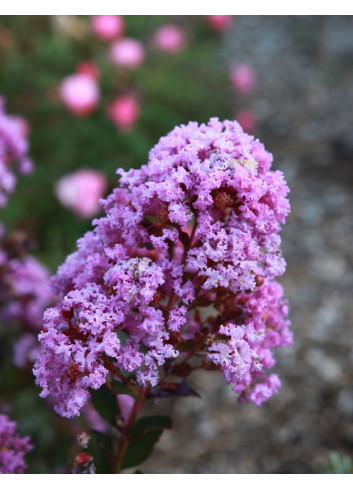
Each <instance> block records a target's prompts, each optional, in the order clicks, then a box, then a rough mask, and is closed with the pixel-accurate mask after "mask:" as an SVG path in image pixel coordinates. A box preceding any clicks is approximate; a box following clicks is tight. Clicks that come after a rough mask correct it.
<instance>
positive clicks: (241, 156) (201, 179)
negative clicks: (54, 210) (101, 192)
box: [34, 118, 292, 417]
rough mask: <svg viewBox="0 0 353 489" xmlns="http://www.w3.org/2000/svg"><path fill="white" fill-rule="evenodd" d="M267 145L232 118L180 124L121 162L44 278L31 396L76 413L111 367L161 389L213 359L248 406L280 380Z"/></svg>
mask: <svg viewBox="0 0 353 489" xmlns="http://www.w3.org/2000/svg"><path fill="white" fill-rule="evenodd" d="M271 163H272V155H271V154H270V153H268V152H267V151H266V150H265V149H264V146H263V145H262V144H261V143H260V142H259V141H258V140H254V138H253V137H252V136H249V135H248V134H245V133H244V132H243V130H242V129H241V127H240V125H239V124H238V123H237V122H235V121H234V122H231V121H224V122H220V121H219V120H218V119H216V118H213V119H211V120H210V121H209V123H208V124H207V125H206V124H201V125H200V126H199V125H198V124H197V123H196V122H190V123H189V124H188V125H186V126H184V125H182V126H180V127H176V128H175V129H174V130H173V131H172V132H171V133H169V134H168V135H167V136H166V137H162V138H161V139H160V141H159V142H158V144H157V145H156V146H155V147H154V148H153V149H152V150H151V151H150V154H149V161H148V164H146V165H144V166H142V167H141V168H140V169H138V170H135V169H132V170H130V171H128V172H125V171H123V170H118V174H120V187H119V188H116V189H115V190H114V191H113V193H112V194H111V195H110V196H109V197H108V198H107V199H106V200H104V201H102V205H103V208H104V210H105V216H104V217H102V218H100V219H96V220H94V221H93V225H94V226H95V227H94V230H93V231H90V232H88V233H86V234H85V235H84V237H83V238H81V239H80V240H79V241H78V250H77V251H76V252H75V253H73V254H72V255H70V256H69V257H68V258H67V260H66V262H65V263H64V264H63V265H62V266H61V267H60V268H59V270H58V272H57V275H56V276H55V277H54V278H53V279H52V285H53V288H54V291H55V293H57V294H59V295H61V300H60V302H59V304H58V306H57V307H55V308H50V309H48V310H47V311H46V312H45V315H44V327H43V329H42V332H41V334H40V335H39V340H40V343H41V345H42V353H41V354H40V356H39V358H38V359H37V361H36V364H35V366H34V374H35V376H36V382H37V384H38V385H39V386H41V387H42V393H41V396H43V397H46V396H48V395H52V396H54V398H55V402H56V404H55V409H56V411H57V412H58V413H59V414H61V415H62V416H66V417H72V416H77V415H78V414H79V412H80V408H81V407H82V406H83V405H84V404H85V403H86V402H87V401H88V399H89V397H90V393H89V388H92V389H99V388H100V387H101V386H102V385H103V384H104V383H105V382H106V380H107V379H109V378H111V376H116V377H119V375H120V374H121V372H123V373H124V374H126V375H127V374H130V375H134V381H136V382H137V383H138V384H139V385H143V386H145V387H146V388H149V389H150V390H151V392H153V391H156V389H157V390H158V388H159V387H160V386H161V385H162V384H163V382H164V381H165V379H166V378H169V377H170V376H173V375H175V376H180V377H185V376H186V375H188V374H190V373H191V372H192V370H194V369H196V368H204V369H218V370H220V371H221V372H222V374H223V375H224V377H225V379H226V381H227V382H228V383H229V384H231V385H233V388H234V391H235V392H237V393H239V394H240V400H250V401H252V402H254V403H255V404H257V405H260V404H261V403H262V402H263V401H265V400H266V399H268V398H269V397H271V395H273V394H274V393H275V392H276V391H277V390H278V388H279V387H280V381H279V379H278V377H277V376H276V375H275V374H272V375H270V376H268V377H267V375H266V372H267V369H269V368H271V367H272V366H273V364H274V363H275V360H274V358H273V355H272V349H273V348H275V347H280V346H287V345H290V344H291V341H292V336H291V333H290V331H289V329H288V328H289V321H288V320H287V319H286V317H287V314H288V307H287V302H286V301H285V300H284V299H283V291H282V288H281V287H280V286H279V285H278V284H277V283H276V282H275V281H274V278H275V277H277V276H279V275H281V274H282V273H283V272H284V270H285V261H284V259H283V257H282V255H281V251H280V248H279V246H280V237H279V235H278V232H279V230H280V227H281V223H284V221H285V217H286V216H287V214H288V212H289V202H288V199H287V198H286V195H287V193H288V187H287V185H286V183H285V180H284V177H283V174H282V173H281V172H280V171H271V170H270V167H271Z"/></svg>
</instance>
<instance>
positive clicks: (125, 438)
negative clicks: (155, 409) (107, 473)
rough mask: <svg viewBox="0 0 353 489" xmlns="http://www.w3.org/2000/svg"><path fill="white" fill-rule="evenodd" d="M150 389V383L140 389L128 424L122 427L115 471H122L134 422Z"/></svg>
mask: <svg viewBox="0 0 353 489" xmlns="http://www.w3.org/2000/svg"><path fill="white" fill-rule="evenodd" d="M148 389H149V385H146V386H144V387H142V388H141V389H140V392H139V400H138V401H135V404H134V406H133V408H132V411H131V414H130V417H129V420H128V422H127V424H126V425H125V426H124V428H123V429H122V436H121V440H120V445H119V449H118V453H117V456H116V460H115V463H114V467H113V470H112V472H113V473H117V472H120V469H121V464H122V462H123V459H124V455H125V452H126V449H127V447H128V445H129V442H130V438H131V432H132V429H133V427H134V424H135V423H136V420H137V417H138V415H139V414H140V411H141V409H142V407H143V404H144V402H145V399H146V395H147V392H148Z"/></svg>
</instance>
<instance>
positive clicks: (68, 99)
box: [59, 74, 100, 117]
mask: <svg viewBox="0 0 353 489" xmlns="http://www.w3.org/2000/svg"><path fill="white" fill-rule="evenodd" d="M59 94H60V98H61V100H62V102H63V103H64V105H65V106H66V108H67V109H68V110H69V111H70V112H72V113H73V114H75V115H76V116H79V117H85V116H88V115H90V114H91V113H92V112H93V111H94V109H95V108H96V106H97V103H98V101H99V97H100V93H99V88H98V85H97V83H96V81H95V80H94V79H93V78H92V77H91V76H88V75H81V74H75V75H70V76H68V77H66V78H64V80H63V81H62V82H61V84H60V88H59Z"/></svg>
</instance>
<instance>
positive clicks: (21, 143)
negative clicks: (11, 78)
mask: <svg viewBox="0 0 353 489" xmlns="http://www.w3.org/2000/svg"><path fill="white" fill-rule="evenodd" d="M27 153H28V141H27V139H26V137H25V131H24V127H23V124H21V121H20V120H19V119H18V118H16V117H14V116H10V115H8V114H6V113H5V100H4V98H3V97H1V96H0V207H4V206H5V205H6V203H7V200H8V197H9V195H10V194H11V193H12V192H13V191H14V189H15V186H16V176H15V174H14V169H16V170H17V171H18V172H20V173H22V174H28V173H30V172H31V171H32V161H31V160H30V158H29V157H28V154H27Z"/></svg>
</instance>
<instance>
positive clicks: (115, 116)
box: [108, 95, 141, 132]
mask: <svg viewBox="0 0 353 489" xmlns="http://www.w3.org/2000/svg"><path fill="white" fill-rule="evenodd" d="M108 110H109V117H110V119H111V120H112V121H113V122H114V124H115V125H116V126H117V128H118V129H120V130H121V131H123V132H130V131H131V130H132V129H133V127H134V125H135V123H136V121H137V119H138V117H139V115H140V112H141V109H140V105H139V103H138V101H137V100H136V98H135V97H134V96H132V95H120V96H119V97H117V98H116V99H115V100H114V102H113V103H112V104H111V105H110V107H109V109H108Z"/></svg>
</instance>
